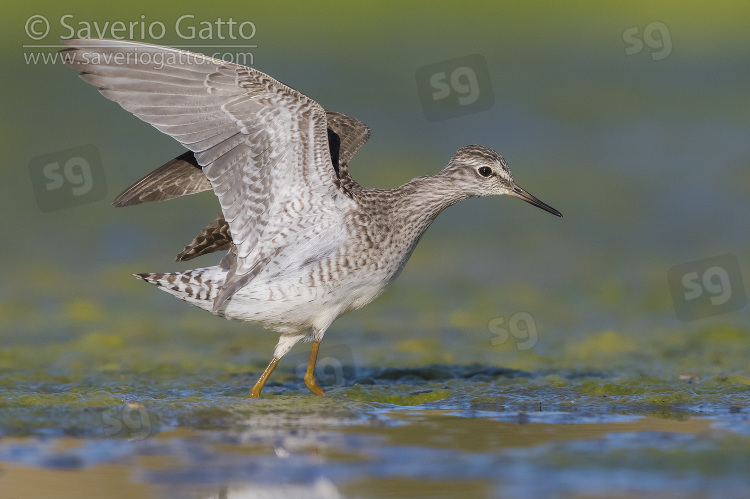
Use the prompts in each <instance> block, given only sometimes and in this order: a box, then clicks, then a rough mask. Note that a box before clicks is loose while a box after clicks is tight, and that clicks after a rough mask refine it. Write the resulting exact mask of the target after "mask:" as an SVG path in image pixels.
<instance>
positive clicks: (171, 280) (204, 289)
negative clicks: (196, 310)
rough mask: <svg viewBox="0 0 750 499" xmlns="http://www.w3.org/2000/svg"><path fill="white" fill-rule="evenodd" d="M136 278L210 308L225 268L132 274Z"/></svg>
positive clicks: (222, 280)
mask: <svg viewBox="0 0 750 499" xmlns="http://www.w3.org/2000/svg"><path fill="white" fill-rule="evenodd" d="M133 275H134V276H135V277H137V278H138V279H143V280H144V281H146V282H148V283H151V284H153V285H155V286H159V287H160V288H161V289H162V290H163V291H166V292H167V293H169V294H171V295H174V296H176V297H177V298H179V299H181V300H185V301H186V302H188V303H191V304H193V305H196V306H198V307H200V308H203V309H206V310H211V307H212V306H213V302H214V299H215V298H216V296H217V295H218V294H219V290H220V289H221V286H222V284H224V278H225V276H226V270H225V269H221V268H219V267H208V268H202V269H193V270H188V271H185V272H168V273H141V274H133Z"/></svg>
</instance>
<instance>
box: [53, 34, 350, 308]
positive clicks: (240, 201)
mask: <svg viewBox="0 0 750 499" xmlns="http://www.w3.org/2000/svg"><path fill="white" fill-rule="evenodd" d="M65 43H66V44H68V45H70V46H71V48H70V49H65V50H66V51H67V52H69V54H68V56H67V58H66V64H68V65H69V66H70V67H72V68H74V69H76V70H78V71H79V72H80V75H81V78H82V79H84V80H85V81H87V82H89V83H91V84H92V85H95V86H97V87H99V91H100V92H101V93H102V95H104V96H105V97H107V98H108V99H110V100H113V101H115V102H117V103H118V104H120V105H121V106H122V107H123V108H124V109H126V110H127V111H130V112H131V113H133V114H134V115H135V116H137V117H138V118H140V119H142V120H143V121H146V122H147V123H150V124H151V125H153V126H154V127H156V128H157V129H158V130H160V131H162V132H164V133H166V134H168V135H170V136H172V137H174V138H175V139H176V140H178V141H179V142H180V143H182V144H183V145H184V146H185V147H187V148H188V149H190V150H191V151H192V152H193V153H194V154H195V159H196V161H197V163H198V164H199V165H200V166H201V167H202V169H203V173H204V174H205V176H206V178H208V180H209V182H210V183H211V187H212V188H213V190H214V192H215V193H216V195H217V196H218V198H219V203H220V204H221V209H222V213H223V214H224V218H225V219H226V221H227V223H228V224H229V228H230V230H231V234H232V240H233V243H234V246H233V248H232V250H233V251H232V253H233V256H234V258H233V265H232V268H230V274H229V277H228V279H227V282H226V283H225V285H224V286H223V288H222V290H221V292H220V293H219V296H218V297H217V299H216V301H215V302H214V311H217V310H218V309H219V308H220V307H221V306H222V305H223V303H224V302H225V301H226V300H227V299H228V298H229V297H230V296H231V295H232V294H233V293H234V292H235V291H236V290H237V289H239V288H240V287H241V286H242V285H243V284H244V283H246V282H247V281H248V279H251V278H252V277H253V276H255V275H257V274H258V272H259V271H260V268H261V267H262V265H264V264H265V263H267V262H269V261H272V260H273V258H274V256H275V255H276V254H278V253H279V252H280V250H281V249H282V248H283V247H284V246H287V245H289V244H290V242H291V241H293V240H297V239H298V238H300V237H301V238H310V237H311V233H312V234H316V235H320V234H321V233H323V232H325V231H326V230H327V229H328V228H331V227H335V226H336V225H337V224H340V223H341V221H342V219H343V214H344V213H345V211H346V210H347V209H349V208H353V207H354V206H355V205H356V203H355V202H354V201H353V200H351V199H350V198H348V197H347V196H346V195H345V194H344V193H343V192H342V189H341V186H340V182H339V179H338V177H337V175H336V172H335V170H334V168H333V164H332V161H331V156H330V152H329V147H328V133H327V121H326V115H325V111H324V110H323V109H322V108H321V107H320V105H318V104H317V103H316V102H315V101H313V100H312V99H310V98H308V97H306V96H305V95H303V94H301V93H300V92H297V91H296V90H294V89H292V88H290V87H288V86H286V85H284V84H282V83H280V82H278V81H276V80H274V79H273V78H271V77H269V76H268V75H266V74H264V73H261V72H260V71H257V70H255V69H252V68H248V67H245V66H240V65H237V64H232V63H228V62H225V61H221V60H217V59H211V58H208V57H205V56H202V55H200V54H192V53H190V52H186V51H182V50H176V49H170V48H166V47H160V46H156V45H150V44H145V43H136V42H123V41H115V40H65Z"/></svg>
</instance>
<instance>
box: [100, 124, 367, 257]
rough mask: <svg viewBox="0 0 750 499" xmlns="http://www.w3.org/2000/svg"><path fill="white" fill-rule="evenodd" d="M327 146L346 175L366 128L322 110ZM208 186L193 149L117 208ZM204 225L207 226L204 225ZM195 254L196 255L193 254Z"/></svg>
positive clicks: (127, 194)
mask: <svg viewBox="0 0 750 499" xmlns="http://www.w3.org/2000/svg"><path fill="white" fill-rule="evenodd" d="M326 119H327V121H328V147H329V151H330V154H331V160H332V163H333V167H334V169H336V172H337V173H338V174H339V177H342V178H343V177H345V176H348V175H349V170H348V166H349V162H350V161H351V159H352V158H353V157H354V155H355V154H357V151H359V149H360V148H361V147H362V146H363V145H364V144H365V142H367V139H369V138H370V129H369V128H368V127H367V125H365V124H364V123H362V122H361V121H359V120H358V119H356V118H352V117H351V116H347V115H345V114H342V113H337V112H336V111H326ZM209 189H211V183H210V182H209V181H208V179H207V178H206V176H205V175H204V174H203V170H202V169H201V166H200V165H199V164H198V162H197V161H196V159H195V154H194V153H193V151H188V152H186V153H184V154H181V155H179V156H177V157H176V158H174V159H173V160H170V161H169V162H167V163H165V164H163V165H162V166H160V167H159V168H157V169H156V170H154V171H152V172H151V173H149V174H148V175H146V176H145V177H143V178H142V179H140V180H139V181H137V182H136V183H134V184H133V185H131V186H130V187H128V188H127V189H125V190H124V191H123V192H121V193H120V195H119V196H117V197H116V198H115V200H114V202H113V203H112V204H113V205H114V206H115V207H117V208H122V207H124V206H132V205H136V204H141V203H148V202H152V201H166V200H168V199H174V198H176V197H180V196H187V195H189V194H196V193H198V192H203V191H207V190H209ZM207 228H208V227H207ZM195 256H197V255H195Z"/></svg>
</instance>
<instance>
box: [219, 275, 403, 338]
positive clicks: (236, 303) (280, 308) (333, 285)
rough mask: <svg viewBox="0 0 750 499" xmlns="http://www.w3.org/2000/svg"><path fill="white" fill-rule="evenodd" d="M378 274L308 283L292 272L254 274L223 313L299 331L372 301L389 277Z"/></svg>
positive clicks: (253, 321)
mask: <svg viewBox="0 0 750 499" xmlns="http://www.w3.org/2000/svg"><path fill="white" fill-rule="evenodd" d="M378 274H380V273H376V274H375V275H369V276H368V278H367V279H365V280H363V279H362V278H361V276H360V277H359V278H358V277H357V276H355V275H350V276H343V278H339V279H337V280H335V282H334V281H332V282H328V283H310V282H306V279H305V278H294V277H292V276H285V277H284V278H282V279H279V278H278V277H277V278H275V279H273V280H267V279H257V278H256V279H254V280H253V281H251V282H250V283H248V285H247V286H245V287H244V288H242V289H240V290H238V291H237V293H235V294H234V295H233V296H232V297H231V298H230V299H229V300H228V302H227V307H226V309H225V313H224V315H225V316H226V317H227V318H230V319H236V320H242V321H246V322H252V323H256V324H260V325H262V326H264V327H268V328H271V329H275V330H278V331H281V332H284V331H287V330H288V331H299V330H300V329H305V328H309V327H314V326H315V324H316V323H318V322H319V321H320V320H321V318H324V317H331V316H332V317H333V318H335V317H338V316H340V315H342V314H344V313H346V312H349V311H351V310H356V309H358V308H362V307H364V306H365V305H367V304H368V303H370V302H371V301H373V300H374V299H375V298H377V297H378V296H379V295H380V294H381V293H382V292H383V291H384V289H385V287H386V286H387V284H388V282H389V280H390V279H389V276H388V275H387V273H385V272H382V274H383V275H378ZM259 277H260V276H259ZM331 320H332V319H331Z"/></svg>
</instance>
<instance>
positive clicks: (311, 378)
mask: <svg viewBox="0 0 750 499" xmlns="http://www.w3.org/2000/svg"><path fill="white" fill-rule="evenodd" d="M318 348H320V342H319V341H313V346H312V351H311V352H310V361H309V362H308V363H307V371H306V372H305V384H306V385H307V387H308V388H309V389H310V391H311V392H313V393H314V394H315V395H318V396H320V395H325V394H326V393H325V392H324V391H323V390H321V389H320V387H319V386H318V382H317V381H315V362H316V361H317V360H318Z"/></svg>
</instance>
